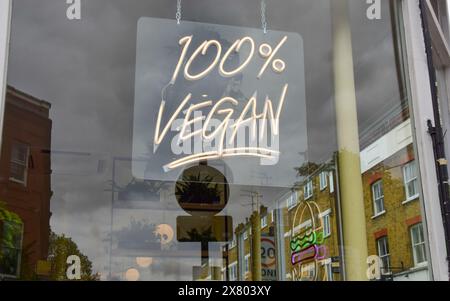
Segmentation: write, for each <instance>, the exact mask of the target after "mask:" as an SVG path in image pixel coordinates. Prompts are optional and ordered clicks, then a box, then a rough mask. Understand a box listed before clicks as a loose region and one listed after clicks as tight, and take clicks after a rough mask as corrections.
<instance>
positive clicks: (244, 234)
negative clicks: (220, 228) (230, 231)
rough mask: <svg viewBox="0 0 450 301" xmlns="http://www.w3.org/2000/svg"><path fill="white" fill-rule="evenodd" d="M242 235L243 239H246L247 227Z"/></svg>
mask: <svg viewBox="0 0 450 301" xmlns="http://www.w3.org/2000/svg"><path fill="white" fill-rule="evenodd" d="M242 235H243V236H244V240H247V239H248V232H247V229H245V231H244V233H242Z"/></svg>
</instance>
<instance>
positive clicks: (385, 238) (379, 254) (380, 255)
mask: <svg viewBox="0 0 450 301" xmlns="http://www.w3.org/2000/svg"><path fill="white" fill-rule="evenodd" d="M380 242H384V245H385V248H386V251H387V253H386V254H381V251H382V248H381V244H380ZM376 245H377V252H378V257H379V258H380V260H381V267H382V269H381V271H382V273H384V274H386V273H388V272H389V269H390V267H391V254H390V251H389V240H388V236H387V235H386V236H382V237H379V238H378V239H377V240H376ZM384 258H387V267H386V266H384V262H383V260H384Z"/></svg>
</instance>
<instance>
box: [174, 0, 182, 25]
mask: <svg viewBox="0 0 450 301" xmlns="http://www.w3.org/2000/svg"><path fill="white" fill-rule="evenodd" d="M175 18H176V19H177V24H180V23H181V0H177V13H176V14H175Z"/></svg>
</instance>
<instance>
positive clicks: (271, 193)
mask: <svg viewBox="0 0 450 301" xmlns="http://www.w3.org/2000/svg"><path fill="white" fill-rule="evenodd" d="M35 2H36V1H35V0H14V1H13V5H14V6H13V19H12V35H11V49H10V60H9V70H8V84H9V85H12V86H14V87H15V88H17V89H19V90H22V91H24V92H26V93H29V94H31V95H33V96H35V97H38V98H40V99H45V100H46V101H49V102H50V103H51V104H52V109H51V119H52V120H53V130H52V149H53V150H54V151H58V152H56V153H54V154H53V155H52V170H53V176H52V190H53V191H54V196H53V198H52V200H51V210H52V213H53V215H52V218H51V227H52V229H53V230H54V231H55V232H57V233H65V234H66V235H68V236H71V237H72V238H73V239H74V241H75V242H77V244H78V245H79V247H80V249H81V250H82V251H83V252H84V253H85V254H87V255H88V256H89V258H90V259H91V260H92V261H93V263H94V268H95V270H96V271H98V272H101V273H102V275H106V274H107V273H108V272H109V268H110V263H109V260H110V257H109V252H110V247H109V237H110V228H111V212H113V217H114V218H113V225H112V227H113V229H114V230H115V231H116V230H117V231H118V230H120V229H123V228H125V227H128V226H129V224H130V221H131V220H132V219H137V220H142V221H144V220H145V221H148V222H149V223H152V224H160V223H167V224H169V225H171V226H172V227H173V228H174V229H175V228H176V220H175V219H176V216H178V215H183V214H184V213H183V211H181V210H180V209H178V208H177V206H176V203H175V200H174V197H173V194H171V193H170V191H168V192H167V195H166V196H164V197H162V196H161V197H159V200H158V202H159V201H161V200H162V201H163V202H160V203H162V204H163V205H161V207H160V208H156V207H152V208H151V209H148V208H147V209H131V210H119V209H117V208H116V209H113V210H111V201H112V194H111V192H110V190H111V180H112V179H113V178H114V181H115V182H116V183H117V185H119V186H124V185H126V184H127V183H129V182H130V181H131V180H132V176H133V173H132V168H131V162H130V160H129V158H131V156H132V145H133V121H134V120H133V116H134V95H135V94H134V92H135V91H134V89H135V71H136V41H137V22H138V20H139V18H141V17H153V18H166V19H174V16H175V6H176V1H175V0H170V1H168V0H127V1H123V0H81V4H82V15H81V20H79V21H69V20H67V18H66V9H67V6H66V4H65V1H61V0H40V1H39V5H36V3H35ZM183 2H184V3H185V4H184V8H183V18H184V19H185V20H189V21H195V22H203V23H213V24H222V25H232V26H242V27H247V28H256V29H257V28H259V27H260V8H259V0H227V1H223V0H188V1H183ZM267 2H268V11H267V20H268V24H269V25H268V26H269V30H270V29H273V30H279V31H286V32H295V33H298V34H300V36H301V37H302V39H303V47H304V49H303V51H304V62H303V63H304V77H305V91H304V93H305V95H306V114H300V113H299V114H298V115H299V116H304V115H306V124H307V129H306V130H307V138H308V139H307V140H308V144H307V145H300V146H298V150H299V151H301V150H307V152H308V155H307V157H308V159H309V160H310V161H314V162H324V161H326V160H328V159H330V158H331V156H332V154H333V152H334V151H336V134H335V133H336V129H335V126H334V124H335V116H334V111H335V109H334V99H333V73H332V60H333V57H332V45H333V44H332V27H331V17H330V0H314V1H313V0H283V1H282V2H279V1H276V0H268V1H267ZM275 2H277V4H276V3H275ZM382 2H383V11H382V20H379V21H369V20H367V18H366V6H365V1H359V0H350V3H351V24H352V31H353V43H354V45H353V47H354V58H355V72H356V79H355V80H356V87H357V91H356V92H357V101H358V114H359V115H358V116H359V124H360V131H364V130H367V129H369V128H371V126H373V123H374V122H376V121H377V120H378V118H380V117H382V116H384V114H385V113H386V112H387V111H388V110H389V109H390V108H392V107H394V106H398V105H399V103H400V99H399V98H400V96H399V95H400V94H399V92H398V82H397V75H396V68H395V59H394V57H395V56H394V50H393V42H392V34H391V26H390V16H389V11H388V5H387V2H388V1H387V0H384V1H382ZM174 22H175V21H174ZM291 114H292V112H291ZM293 116H295V114H294V115H293ZM290 118H295V117H290ZM303 118H304V117H303ZM300 123H301V122H300ZM114 162H115V164H114ZM299 164H301V159H299ZM113 165H114V166H115V168H114V170H113ZM289 172H291V170H289ZM113 175H114V176H113ZM169 186H170V185H169ZM247 188H248V187H247ZM245 189H246V187H241V186H236V187H231V190H232V199H231V200H230V203H229V205H228V207H227V210H226V212H224V213H225V214H228V215H230V216H232V217H233V219H234V225H237V223H240V222H242V221H243V220H244V218H245V217H248V216H250V211H251V206H247V205H248V204H249V202H250V198H249V197H248V196H246V195H245V193H243V192H242V191H243V190H245ZM250 189H252V190H256V191H259V192H261V193H262V194H263V200H262V202H263V203H264V204H265V205H267V206H273V204H274V200H276V199H278V198H281V197H283V196H284V195H285V193H286V189H283V188H270V189H269V188H264V187H250ZM114 197H115V198H117V195H115V196H114ZM156 198H157V199H158V197H156ZM193 248H194V249H195V248H196V247H195V246H194V247H193ZM138 253H139V250H137V251H136V250H133V253H131V251H130V254H131V255H130V254H127V252H126V251H125V252H122V253H121V255H115V256H113V258H112V259H111V262H112V272H113V274H114V275H116V277H119V278H123V273H124V272H125V271H126V270H127V269H129V268H137V266H136V262H135V260H134V258H135V256H151V255H149V253H148V252H145V251H141V252H140V254H138ZM114 254H115V253H114ZM114 254H113V255H114ZM199 263H200V260H199V258H198V257H197V256H191V257H187V258H171V257H170V256H167V257H159V258H158V260H155V262H154V264H153V265H152V266H151V268H147V269H142V268H141V279H147V280H152V279H153V280H156V279H186V280H189V279H191V275H192V266H193V265H198V264H199Z"/></svg>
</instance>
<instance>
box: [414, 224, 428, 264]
mask: <svg viewBox="0 0 450 301" xmlns="http://www.w3.org/2000/svg"><path fill="white" fill-rule="evenodd" d="M411 243H412V249H413V255H414V256H413V257H414V265H416V266H417V265H421V264H423V263H426V261H427V255H426V251H425V238H424V236H423V227H422V223H419V224H417V225H414V226H412V227H411Z"/></svg>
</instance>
